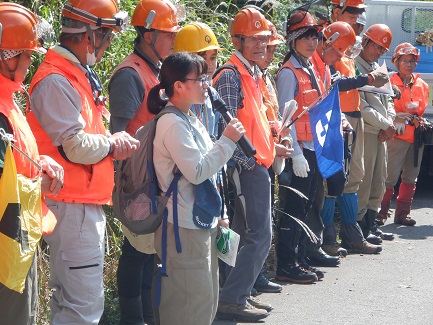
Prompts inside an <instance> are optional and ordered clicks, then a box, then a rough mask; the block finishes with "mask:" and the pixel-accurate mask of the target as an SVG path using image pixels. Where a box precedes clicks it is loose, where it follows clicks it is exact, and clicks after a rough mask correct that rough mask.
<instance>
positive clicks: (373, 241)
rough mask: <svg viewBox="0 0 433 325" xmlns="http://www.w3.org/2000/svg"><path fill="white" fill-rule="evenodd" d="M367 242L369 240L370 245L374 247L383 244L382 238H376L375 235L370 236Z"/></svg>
mask: <svg viewBox="0 0 433 325" xmlns="http://www.w3.org/2000/svg"><path fill="white" fill-rule="evenodd" d="M365 240H367V241H368V242H369V243H370V244H373V245H380V244H382V238H380V237H379V236H375V235H373V234H370V235H368V236H367V238H365Z"/></svg>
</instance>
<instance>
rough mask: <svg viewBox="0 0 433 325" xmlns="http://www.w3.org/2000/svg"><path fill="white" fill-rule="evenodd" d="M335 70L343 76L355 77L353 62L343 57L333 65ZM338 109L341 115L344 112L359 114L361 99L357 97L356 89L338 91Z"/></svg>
mask: <svg viewBox="0 0 433 325" xmlns="http://www.w3.org/2000/svg"><path fill="white" fill-rule="evenodd" d="M334 67H335V69H336V70H337V71H339V72H340V73H341V74H342V75H343V76H346V77H356V67H355V61H354V60H353V59H349V58H348V57H346V56H343V57H342V58H341V60H340V61H338V62H337V63H335V65H334ZM339 95H340V107H341V111H342V112H343V113H345V112H349V113H350V112H359V111H360V110H361V109H360V105H361V99H360V97H359V92H358V89H351V90H348V91H340V92H339Z"/></svg>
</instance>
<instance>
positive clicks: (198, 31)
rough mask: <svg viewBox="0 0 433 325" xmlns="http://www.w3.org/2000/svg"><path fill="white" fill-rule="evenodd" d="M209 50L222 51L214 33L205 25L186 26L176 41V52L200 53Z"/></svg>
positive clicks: (193, 24)
mask: <svg viewBox="0 0 433 325" xmlns="http://www.w3.org/2000/svg"><path fill="white" fill-rule="evenodd" d="M208 50H218V51H220V50H222V48H221V47H220V46H219V44H218V41H217V39H216V37H215V34H214V32H213V31H212V30H211V29H210V27H209V26H208V25H206V24H204V23H199V22H196V23H190V24H188V25H185V26H184V27H183V28H182V29H181V30H180V31H179V32H178V33H177V34H176V38H175V39H174V52H182V51H186V52H190V53H198V52H204V51H208Z"/></svg>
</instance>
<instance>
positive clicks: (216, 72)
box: [212, 64, 245, 108]
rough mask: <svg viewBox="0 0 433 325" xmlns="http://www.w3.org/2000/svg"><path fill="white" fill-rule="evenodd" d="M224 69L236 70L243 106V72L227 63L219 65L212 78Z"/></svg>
mask: <svg viewBox="0 0 433 325" xmlns="http://www.w3.org/2000/svg"><path fill="white" fill-rule="evenodd" d="M223 70H231V71H232V72H234V74H235V76H236V79H238V81H239V88H240V89H239V93H240V98H241V106H240V107H239V108H242V107H243V102H244V98H245V96H244V91H243V89H242V83H241V74H240V72H239V70H238V68H237V67H236V66H235V65H232V64H225V65H222V66H220V67H218V68H217V69H216V70H215V72H214V74H213V76H212V79H214V78H215V77H216V76H217V75H218V74H219V73H220V72H221V71H223Z"/></svg>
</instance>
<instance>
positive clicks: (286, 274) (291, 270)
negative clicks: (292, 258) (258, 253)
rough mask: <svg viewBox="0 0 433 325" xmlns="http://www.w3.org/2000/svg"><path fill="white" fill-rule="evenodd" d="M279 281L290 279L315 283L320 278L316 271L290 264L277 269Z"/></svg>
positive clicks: (289, 280) (295, 281)
mask: <svg viewBox="0 0 433 325" xmlns="http://www.w3.org/2000/svg"><path fill="white" fill-rule="evenodd" d="M275 279H277V280H278V281H288V282H294V283H314V282H316V281H317V280H318V278H317V275H316V273H313V272H310V271H307V270H305V269H303V268H302V267H299V266H294V265H292V266H288V267H285V268H278V269H277V276H276V277H275Z"/></svg>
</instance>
